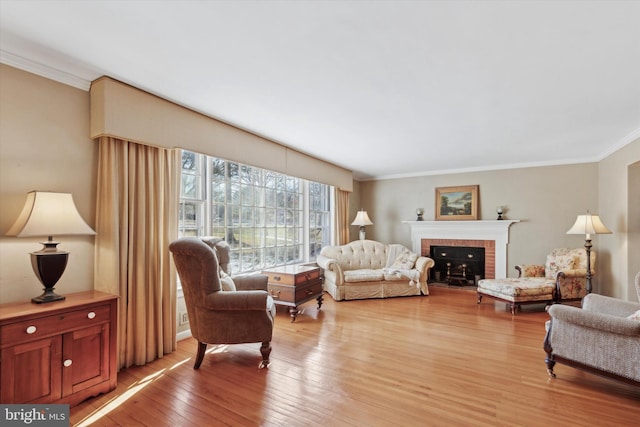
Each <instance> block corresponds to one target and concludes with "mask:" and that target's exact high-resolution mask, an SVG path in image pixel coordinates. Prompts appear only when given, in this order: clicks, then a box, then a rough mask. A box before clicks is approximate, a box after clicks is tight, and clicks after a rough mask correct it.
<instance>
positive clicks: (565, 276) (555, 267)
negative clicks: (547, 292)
mask: <svg viewBox="0 0 640 427" xmlns="http://www.w3.org/2000/svg"><path fill="white" fill-rule="evenodd" d="M595 264H596V253H595V251H591V275H592V276H593V275H595V271H594V269H593V266H594V265H595ZM516 270H518V277H520V278H540V280H541V281H552V282H554V283H555V287H556V289H555V293H554V300H555V301H556V302H558V301H571V300H579V299H582V298H583V297H584V296H585V295H586V294H587V284H586V278H587V253H586V251H585V249H584V248H578V249H567V248H558V249H554V250H552V251H551V253H549V254H548V255H547V260H546V263H545V264H544V265H539V264H521V265H517V266H516Z"/></svg>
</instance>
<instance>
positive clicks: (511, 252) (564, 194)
mask: <svg viewBox="0 0 640 427" xmlns="http://www.w3.org/2000/svg"><path fill="white" fill-rule="evenodd" d="M633 145H635V148H636V149H634V147H633ZM639 145H640V142H636V143H634V144H632V146H630V147H628V148H627V149H626V150H624V151H623V152H621V153H616V154H615V155H614V156H610V157H609V159H607V160H606V161H604V162H601V163H602V164H604V165H605V166H603V167H601V168H600V169H601V170H602V168H604V170H605V173H606V174H607V175H608V176H611V178H609V179H600V180H599V178H598V177H599V164H598V163H589V164H578V165H564V166H548V167H536V168H521V169H510V170H500V171H490V172H474V173H461V174H451V175H438V176H424V177H414V178H405V179H390V180H380V181H366V182H362V183H361V185H360V203H361V205H362V207H363V208H364V209H366V210H367V211H368V212H369V216H370V218H371V220H372V221H373V223H374V225H373V226H371V227H368V228H367V237H368V238H372V239H376V240H379V241H382V242H387V243H391V242H396V243H402V244H404V245H406V246H409V247H411V236H410V230H409V226H408V225H406V224H403V223H402V221H404V220H415V217H416V213H415V211H416V208H423V209H424V210H425V214H424V218H425V219H426V220H433V219H434V217H435V188H436V187H446V186H458V185H475V184H478V185H479V186H480V191H479V193H480V194H479V199H480V200H479V206H480V209H479V211H480V219H495V218H496V213H495V209H496V206H498V205H500V206H505V207H506V215H505V216H506V218H509V219H519V220H521V222H520V223H517V224H514V225H512V226H511V232H510V239H511V241H510V244H509V248H508V255H507V256H508V269H507V271H508V275H509V276H510V277H516V276H517V272H516V270H515V268H514V267H515V265H517V264H521V263H540V264H543V263H544V261H545V257H546V254H547V253H548V252H549V251H550V250H551V249H553V248H556V247H582V246H583V245H584V238H583V237H580V236H577V235H567V234H566V231H567V230H568V229H569V228H570V227H571V226H572V225H573V223H574V221H575V219H576V216H577V215H578V214H581V213H586V212H587V210H588V211H590V212H592V213H598V211H599V209H598V208H599V206H600V203H601V201H603V200H604V201H606V202H607V203H609V199H615V200H616V201H618V202H612V203H613V204H614V205H617V206H618V207H617V208H616V212H617V214H616V215H618V216H619V217H625V213H626V202H625V203H621V200H625V201H626V199H627V196H626V185H624V186H622V187H624V189H623V190H621V191H619V187H620V186H621V185H620V184H619V182H618V181H621V180H626V172H625V171H626V164H625V165H624V167H621V164H620V161H618V160H615V159H618V158H620V159H626V160H627V161H628V160H629V159H630V158H633V157H634V156H635V159H639V158H640V156H639V155H638V154H637V147H638V146H639ZM621 151H622V150H621ZM609 165H610V166H609ZM609 169H612V170H615V171H616V172H615V173H614V172H613V171H609ZM601 173H602V171H601ZM610 180H612V181H613V182H610ZM599 189H600V192H602V193H603V194H605V196H604V197H601V198H600V199H599V197H598V195H599ZM614 190H615V191H614ZM620 193H622V194H620ZM608 211H609V209H606V210H605V212H604V213H602V210H601V217H602V219H603V221H604V222H605V224H607V225H609V224H612V225H611V226H612V227H613V226H614V225H613V224H614V223H615V222H616V220H614V216H613V215H614V214H613V212H608ZM617 221H620V219H617ZM616 233H617V237H616V238H615V239H616V240H620V243H619V245H618V246H616V247H614V246H612V245H610V244H607V245H604V244H601V242H602V243H604V242H607V239H610V238H611V236H608V235H605V236H596V237H595V238H594V239H593V244H594V250H596V251H597V254H598V258H597V262H596V271H597V275H596V277H595V279H594V291H596V292H603V293H607V294H610V295H616V296H618V297H622V298H626V297H627V295H628V292H627V289H626V288H627V283H628V281H627V279H626V273H625V275H624V276H623V277H624V280H622V277H616V278H615V279H613V278H612V277H611V273H610V271H608V270H609V268H608V267H607V266H608V265H609V264H612V268H614V269H618V270H620V268H621V267H620V266H618V264H619V263H624V264H625V265H626V262H627V261H626V259H627V256H626V254H625V255H624V256H621V255H620V252H621V251H622V249H621V247H620V246H621V245H622V244H623V243H622V242H623V241H626V239H625V238H624V236H623V233H622V232H621V231H617V232H616ZM354 238H357V236H356V235H352V240H353V239H354ZM636 253H637V252H636ZM614 254H615V255H614ZM614 257H616V258H620V257H621V258H623V259H624V262H623V261H622V260H620V261H619V262H615V263H611V261H612V258H614ZM623 284H624V285H623Z"/></svg>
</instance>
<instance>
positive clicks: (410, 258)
mask: <svg viewBox="0 0 640 427" xmlns="http://www.w3.org/2000/svg"><path fill="white" fill-rule="evenodd" d="M417 259H418V254H416V253H413V252H411V251H410V250H408V249H407V250H405V251H403V252H401V253H400V254H398V256H396V259H395V260H394V261H393V264H391V268H398V269H400V270H411V269H412V268H413V266H414V265H416V261H417Z"/></svg>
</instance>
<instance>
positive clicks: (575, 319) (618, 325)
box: [549, 304, 640, 337]
mask: <svg viewBox="0 0 640 427" xmlns="http://www.w3.org/2000/svg"><path fill="white" fill-rule="evenodd" d="M549 315H550V316H551V319H552V323H551V324H552V328H553V320H554V319H558V320H560V321H564V322H567V323H570V324H573V325H579V326H583V327H586V328H591V329H595V330H598V331H604V332H610V333H614V334H620V335H630V336H639V337H640V322H638V321H637V320H631V319H627V318H626V317H619V316H613V315H611V314H604V313H597V312H593V311H587V310H583V309H580V308H577V307H572V306H570V305H560V304H555V305H552V306H551V307H549Z"/></svg>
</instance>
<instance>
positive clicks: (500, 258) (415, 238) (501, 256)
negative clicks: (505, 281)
mask: <svg viewBox="0 0 640 427" xmlns="http://www.w3.org/2000/svg"><path fill="white" fill-rule="evenodd" d="M516 222H520V220H518V219H504V220H486V221H403V223H405V224H409V226H410V227H411V243H412V245H413V251H414V252H416V253H421V247H422V244H421V241H422V239H452V240H493V241H495V247H496V254H495V256H496V259H495V262H496V271H495V277H496V278H497V279H502V278H505V277H507V245H508V244H509V227H511V225H512V224H514V223H516Z"/></svg>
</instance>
